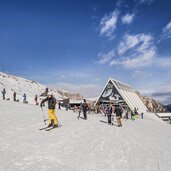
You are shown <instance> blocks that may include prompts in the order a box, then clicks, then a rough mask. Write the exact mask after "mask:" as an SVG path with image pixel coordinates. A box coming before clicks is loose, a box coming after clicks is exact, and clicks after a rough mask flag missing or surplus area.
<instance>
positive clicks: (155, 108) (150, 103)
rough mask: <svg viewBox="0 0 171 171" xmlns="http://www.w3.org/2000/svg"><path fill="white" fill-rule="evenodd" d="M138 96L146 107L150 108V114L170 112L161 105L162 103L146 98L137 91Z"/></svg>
mask: <svg viewBox="0 0 171 171" xmlns="http://www.w3.org/2000/svg"><path fill="white" fill-rule="evenodd" d="M136 93H137V95H138V96H139V97H140V99H141V100H142V101H143V103H144V104H145V105H146V107H147V108H148V110H149V111H150V112H161V113H162V112H168V110H167V107H166V106H165V105H163V104H161V103H160V102H158V101H156V100H154V99H152V98H149V97H146V96H142V95H141V94H140V93H139V92H138V91H136Z"/></svg>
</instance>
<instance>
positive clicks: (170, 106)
mask: <svg viewBox="0 0 171 171" xmlns="http://www.w3.org/2000/svg"><path fill="white" fill-rule="evenodd" d="M166 108H167V110H168V111H169V112H171V104H168V105H167V106H166Z"/></svg>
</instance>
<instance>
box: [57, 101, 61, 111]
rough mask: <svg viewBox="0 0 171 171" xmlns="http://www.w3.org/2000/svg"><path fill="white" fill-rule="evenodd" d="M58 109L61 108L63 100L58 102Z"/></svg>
mask: <svg viewBox="0 0 171 171" xmlns="http://www.w3.org/2000/svg"><path fill="white" fill-rule="evenodd" d="M58 109H59V110H60V109H61V102H59V103H58Z"/></svg>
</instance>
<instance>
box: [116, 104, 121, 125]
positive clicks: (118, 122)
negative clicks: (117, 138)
mask: <svg viewBox="0 0 171 171" xmlns="http://www.w3.org/2000/svg"><path fill="white" fill-rule="evenodd" d="M115 113H116V120H117V124H118V127H122V122H121V118H122V109H121V107H120V106H116V109H115Z"/></svg>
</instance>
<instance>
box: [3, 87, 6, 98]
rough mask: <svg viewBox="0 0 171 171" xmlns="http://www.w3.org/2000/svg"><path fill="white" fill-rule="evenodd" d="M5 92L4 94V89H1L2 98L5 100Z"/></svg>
mask: <svg viewBox="0 0 171 171" xmlns="http://www.w3.org/2000/svg"><path fill="white" fill-rule="evenodd" d="M5 94H6V90H5V88H4V89H3V91H2V96H3V100H5Z"/></svg>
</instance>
